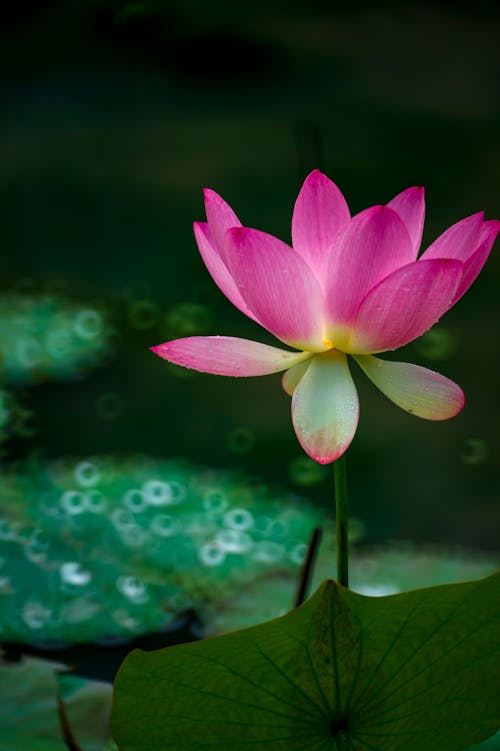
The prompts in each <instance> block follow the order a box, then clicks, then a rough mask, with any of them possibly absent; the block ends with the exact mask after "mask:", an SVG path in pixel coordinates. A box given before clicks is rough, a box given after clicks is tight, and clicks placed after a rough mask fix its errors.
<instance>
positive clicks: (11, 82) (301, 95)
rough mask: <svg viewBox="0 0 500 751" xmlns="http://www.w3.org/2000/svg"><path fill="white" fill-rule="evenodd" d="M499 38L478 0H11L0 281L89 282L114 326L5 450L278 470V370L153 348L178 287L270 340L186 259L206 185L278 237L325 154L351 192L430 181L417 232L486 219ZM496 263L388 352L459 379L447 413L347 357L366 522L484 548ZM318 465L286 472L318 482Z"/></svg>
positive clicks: (284, 478)
mask: <svg viewBox="0 0 500 751" xmlns="http://www.w3.org/2000/svg"><path fill="white" fill-rule="evenodd" d="M306 7H307V10H306ZM499 38H500V16H499V13H498V11H496V10H495V5H494V4H493V3H491V4H490V3H486V2H478V3H474V4H468V3H452V2H449V3H425V2H424V3H422V2H420V3H414V4H396V3H395V4H379V5H377V6H375V5H373V4H371V3H366V4H358V5H352V4H349V5H348V4H345V5H343V6H340V5H339V6H336V5H335V4H334V3H331V2H326V1H325V2H308V3H307V4H306V3H301V2H298V0H287V1H286V2H284V1H283V2H278V1H277V0H274V1H270V2H264V1H263V0H257V1H256V2H252V3H248V4H243V3H227V2H204V3H202V2H189V1H188V0H185V1H183V0H177V1H172V2H164V3H161V2H129V3H126V2H112V0H93V1H92V0H91V1H88V2H83V0H80V1H78V0H73V2H69V1H68V2H56V0H53V1H52V2H47V1H43V0H38V1H36V2H35V0H32V2H24V3H23V2H19V3H11V4H9V5H8V6H6V7H4V9H3V10H2V18H1V29H0V60H1V65H0V76H1V112H2V116H1V119H0V150H1V160H0V163H1V171H0V222H1V223H0V227H1V238H2V245H3V252H2V283H1V284H2V289H3V290H5V291H6V290H12V289H18V290H19V289H21V290H35V291H46V290H48V289H53V288H61V289H64V290H65V291H66V292H67V293H69V294H70V295H71V296H72V297H76V298H77V299H81V300H83V301H85V300H89V301H92V302H93V301H95V300H97V301H99V302H100V303H101V304H103V305H104V306H105V307H106V308H107V309H108V311H109V314H110V316H111V317H112V319H113V320H114V322H115V324H116V326H117V329H118V332H119V336H118V338H117V342H116V357H115V359H114V360H113V362H112V363H111V364H110V365H109V366H107V367H106V368H103V369H101V370H97V371H95V372H93V373H92V374H90V375H89V377H88V378H87V379H86V380H83V381H79V382H76V383H66V384H45V385H41V386H37V387H36V388H35V389H33V390H32V391H31V393H30V394H29V395H28V396H27V397H26V398H28V399H29V400H30V404H31V407H32V409H33V410H34V412H35V413H36V419H37V426H38V433H37V435H36V438H35V439H33V440H32V441H31V442H25V443H23V442H17V443H14V444H13V445H11V446H10V448H9V451H10V454H9V455H8V456H9V458H10V459H14V458H17V457H20V456H23V455H26V454H27V453H29V452H30V451H33V450H34V449H39V450H40V451H41V454H42V456H44V457H47V458H49V457H56V456H60V455H65V454H83V455H86V454H93V453H99V452H129V451H145V452H149V453H151V454H155V455H159V456H173V455H180V456H186V457H190V458H192V459H195V460H196V461H199V462H200V463H203V464H206V465H213V466H218V467H229V466H242V467H246V468H247V469H249V470H250V471H251V472H252V473H256V474H259V475H260V476H262V477H264V478H265V479H268V480H270V481H279V482H282V483H291V482H292V480H290V479H289V473H290V463H291V462H292V461H293V460H294V459H295V458H296V457H298V456H300V454H301V451H300V447H299V445H298V443H297V441H296V439H295V436H294V434H293V431H292V428H291V422H290V416H289V399H288V397H287V396H285V394H284V393H283V392H282V391H281V388H280V382H279V376H272V377H267V378H261V379H251V380H248V381H247V380H230V379H223V378H215V377H210V376H198V375H190V376H188V377H183V376H182V374H179V373H176V372H175V370H172V369H171V368H170V367H169V366H168V365H167V364H166V363H164V362H162V361H160V360H159V359H157V358H155V357H154V356H153V355H152V354H151V353H150V352H149V351H148V347H149V346H151V345H153V344H157V343H160V342H161V341H164V340H165V339H167V338H169V337H170V336H172V335H176V334H177V333H182V329H183V324H182V312H181V316H180V318H181V320H180V322H179V315H178V314H176V316H173V313H172V311H174V312H175V311H177V312H178V308H176V306H178V305H179V304H180V303H194V304H196V305H202V306H204V307H203V308H202V309H201V310H202V315H201V320H198V321H197V327H196V330H197V331H198V332H199V333H207V334H208V333H212V334H216V333H218V334H227V335H234V336H238V335H239V336H248V337H251V338H256V339H259V340H260V341H266V342H270V343H271V342H272V338H271V337H270V336H268V335H267V333H266V332H264V331H262V330H261V329H260V328H259V327H258V326H256V325H254V324H252V323H251V322H250V321H249V320H246V319H245V318H244V317H243V315H242V314H240V313H239V312H238V311H237V310H236V309H233V308H232V306H231V305H230V304H229V303H228V302H227V301H226V300H225V299H224V298H223V296H222V294H221V293H219V291H218V290H217V288H216V287H215V285H214V284H213V283H211V280H210V278H209V276H208V274H207V272H206V270H205V268H204V266H203V263H202V262H201V259H200V257H199V255H198V251H197V249H196V245H195V243H194V240H193V237H192V230H191V223H192V221H193V220H194V219H203V218H204V213H203V204H202V199H201V188H202V187H204V186H209V187H212V188H214V189H215V190H217V191H218V192H220V193H221V194H222V195H223V196H224V197H225V198H226V200H228V201H229V203H230V204H231V205H232V206H233V207H234V209H235V210H236V212H237V213H238V214H239V216H240V218H241V219H242V221H243V223H244V224H248V225H250V226H255V227H258V228H259V229H263V230H267V231H269V232H272V233H275V234H277V235H278V236H280V237H282V238H283V239H285V240H287V239H288V238H289V222H290V217H291V210H292V205H293V201H294V199H295V196H296V192H297V190H298V188H299V185H300V182H301V180H302V179H303V177H304V176H305V174H306V173H307V172H308V171H309V170H310V169H312V168H314V167H316V166H318V167H320V168H321V169H323V170H324V171H325V172H326V173H327V174H328V175H329V176H330V177H331V178H332V179H334V180H335V181H336V182H337V183H338V184H339V186H340V187H341V189H342V190H343V192H344V193H345V195H346V197H347V199H348V201H349V203H350V206H351V208H352V210H353V211H358V210H361V209H362V208H364V207H366V206H368V205H371V204H374V203H380V202H385V201H388V200H389V199H390V198H391V197H392V196H393V195H394V194H395V193H397V192H399V191H400V190H402V189H403V188H405V187H407V186H409V185H414V184H423V185H425V187H426V190H427V205H428V221H427V224H426V230H425V237H424V240H425V241H430V240H432V239H433V238H434V237H436V235H437V234H439V233H440V232H441V231H442V230H444V229H445V228H446V227H447V226H449V225H450V224H452V223H454V222H455V221H457V220H459V219H461V218H462V217H464V216H466V215H468V214H471V213H473V212H475V211H478V210H481V209H484V210H486V212H487V217H488V218H494V217H500V98H499V93H500V92H499V88H500V86H499V79H500V66H499V57H500V45H499V44H498V40H499ZM499 273H500V260H499V250H498V247H497V249H496V251H494V253H493V255H492V257H491V259H490V261H489V262H488V265H487V267H486V270H485V271H484V272H483V273H482V275H481V277H480V279H479V280H478V282H476V284H475V285H474V287H473V289H472V290H471V291H470V292H469V293H468V294H467V296H466V297H465V298H464V299H463V300H462V301H461V302H460V304H459V305H458V306H457V308H456V310H453V311H451V312H450V313H449V314H448V315H447V316H446V318H445V319H444V321H443V328H444V329H445V333H447V334H448V335H449V337H450V338H451V341H452V344H453V346H452V347H451V352H450V354H449V355H447V356H445V355H446V353H444V355H443V353H442V352H441V353H439V352H438V355H439V354H441V359H439V358H438V359H435V358H433V357H432V356H429V355H432V348H431V349H430V350H429V347H428V346H427V347H426V346H425V345H421V346H420V347H419V346H418V345H415V344H414V345H410V346H408V347H407V348H406V351H404V352H402V353H400V355H399V354H398V357H399V356H400V358H401V359H408V360H409V361H414V362H418V363H420V364H422V365H426V366H428V367H433V368H435V369H437V370H439V371H441V372H443V373H444V374H445V375H447V376H449V377H451V378H453V379H454V380H456V381H457V382H458V383H459V384H460V385H461V386H462V387H463V388H464V390H465V392H466V396H467V405H466V408H465V410H464V412H463V413H462V414H461V415H460V416H459V417H457V418H456V419H454V420H452V421H449V422H446V423H435V424H434V423H428V422H425V421H421V420H418V419H416V418H413V417H411V416H409V415H406V414H405V413H403V412H402V411H401V410H399V409H397V408H396V407H395V406H393V405H392V404H391V403H389V402H388V401H387V400H386V399H385V398H384V397H383V396H382V395H381V394H380V393H378V392H377V391H376V389H374V388H373V387H372V386H371V384H369V383H367V382H366V379H365V378H364V376H363V375H362V374H361V373H360V372H359V370H358V369H357V368H356V366H354V365H353V370H355V371H356V372H355V379H356V381H357V383H358V384H359V389H360V395H361V407H362V412H361V421H360V426H359V429H358V433H357V435H356V438H355V440H354V443H353V445H352V448H351V449H350V451H349V455H348V462H349V475H350V488H351V507H352V511H353V513H355V514H356V515H357V516H358V517H360V518H361V519H363V520H364V521H365V522H366V525H367V538H368V539H369V540H383V539H387V538H392V537H397V538H414V539H425V540H439V541H443V542H444V541H445V542H447V543H451V544H455V543H458V544H465V545H468V546H477V547H485V548H492V549H494V548H496V547H497V541H498V528H499V524H500V504H499V503H498V490H497V486H498V464H499V463H498V442H497V425H498V422H499V416H500V415H499V412H500V408H499V395H498V380H499V366H498V362H497V359H498V358H497V340H498V337H497V326H498V291H497V289H498V281H499ZM144 299H146V300H149V301H151V303H152V304H153V306H156V308H154V309H155V310H157V312H158V320H157V322H156V323H155V325H152V326H150V327H148V328H142V329H141V328H139V329H138V328H136V327H134V326H133V325H132V320H133V309H134V308H133V304H134V302H133V301H134V300H136V301H137V300H144ZM151 303H148V304H151ZM168 315H169V316H170V317H169V319H168V321H166V317H167V316H168ZM175 317H176V318H177V322H175V321H174V323H172V320H173V318H175ZM198 319H200V316H198ZM110 392H111V393H113V394H116V395H117V397H118V399H119V401H120V403H121V405H122V409H121V410H120V414H119V415H118V416H117V417H116V419H113V420H110V419H103V417H102V414H101V413H100V412H99V409H98V405H99V403H100V401H99V400H100V399H101V398H102V396H103V395H105V394H108V393H110ZM240 428H243V429H244V432H243V438H244V440H243V444H242V445H241V444H240V443H238V436H239V437H241V433H239V432H238V430H239V429H240ZM235 430H236V431H237V432H236V434H235V433H234V431H235ZM246 431H249V432H246ZM235 435H236V439H235ZM247 438H248V441H247ZM235 440H236V443H237V446H236V448H237V449H238V446H239V447H240V449H241V450H240V451H235V449H234V441H235ZM242 451H243V453H242ZM327 476H328V472H327V473H326V475H325V480H324V481H322V482H320V483H318V484H315V485H312V486H310V487H309V488H308V487H305V486H304V485H303V484H300V483H299V484H296V488H297V489H298V490H299V491H300V492H304V493H307V494H309V495H310V496H311V497H314V498H317V499H318V502H325V501H326V499H327V497H328V495H329V494H330V492H331V491H330V484H329V481H328V480H327V479H326V477H327Z"/></svg>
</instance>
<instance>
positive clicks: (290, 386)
mask: <svg viewBox="0 0 500 751" xmlns="http://www.w3.org/2000/svg"><path fill="white" fill-rule="evenodd" d="M310 364H311V360H305V361H304V362H299V364H298V365H294V366H293V367H291V368H290V369H289V370H285V372H284V373H283V376H282V378H281V385H282V386H283V391H284V392H285V393H286V394H288V396H293V392H294V391H295V389H296V388H297V386H298V385H299V383H300V380H301V378H302V376H303V375H304V373H305V372H306V370H307V368H308V367H309V365H310Z"/></svg>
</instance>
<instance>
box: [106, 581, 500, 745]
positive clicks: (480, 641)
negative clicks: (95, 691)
mask: <svg viewBox="0 0 500 751" xmlns="http://www.w3.org/2000/svg"><path fill="white" fill-rule="evenodd" d="M499 620H500V574H497V575H494V576H491V577H488V578H487V579H483V580H480V581H476V582H468V583H465V584H455V585H446V586H440V587H431V588H429V589H422V590H416V591H413V592H407V593H404V594H399V595H393V596H388V597H379V598H371V597H365V596H363V595H358V594H355V593H354V592H351V591H348V590H346V589H344V588H342V587H339V586H338V585H336V584H335V583H334V582H332V581H326V582H324V583H323V584H322V585H321V587H320V588H319V590H318V591H317V592H316V593H315V594H314V595H313V597H311V598H310V599H309V600H308V601H307V602H306V603H305V604H304V605H303V606H302V607H301V608H299V609H298V610H295V611H293V612H291V613H289V614H287V615H285V616H283V617H281V618H277V619H275V620H273V621H269V622H267V623H264V624H262V625H260V626H254V627H252V628H248V629H245V630H242V631H236V632H234V633H231V634H227V635H225V636H221V637H217V638H213V639H207V640H206V641H204V642H197V643H194V644H189V645H186V646H184V645H183V646H178V647H171V648H169V649H166V650H160V651H158V652H150V653H144V652H140V651H135V652H133V653H132V654H131V655H130V656H129V657H128V658H127V660H126V661H125V663H124V664H123V666H122V668H121V670H120V672H119V674H118V678H117V682H116V686H115V703H114V708H113V725H112V729H113V736H114V738H115V740H116V742H117V743H118V746H119V748H120V749H121V751H139V750H140V751H152V750H153V749H155V751H158V749H160V748H165V749H167V748H169V749H175V751H196V750H197V749H205V750H208V749H214V750H215V749H217V751H220V749H224V751H241V749H245V750H247V751H252V750H253V749H255V750H257V749H261V748H264V747H265V748H266V749H272V751H327V750H329V749H331V750H332V751H333V750H334V749H338V751H358V749H359V751H362V750H364V749H369V750H371V751H422V749H429V751H460V749H466V748H467V747H468V746H470V745H472V744H474V743H479V742H480V741H482V740H484V739H486V738H487V737H488V736H490V735H492V734H493V733H494V732H495V731H496V730H497V729H498V728H499V727H500V701H499V697H500V671H499V670H498V656H499V653H500V627H499V625H500V624H499Z"/></svg>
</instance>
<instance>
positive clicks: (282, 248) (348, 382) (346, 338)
mask: <svg viewBox="0 0 500 751" xmlns="http://www.w3.org/2000/svg"><path fill="white" fill-rule="evenodd" d="M204 195H205V208H206V214H207V220H208V221H207V222H195V224H194V233H195V237H196V241H197V243H198V248H199V250H200V253H201V256H202V258H203V260H204V262H205V264H206V266H207V268H208V271H209V272H210V274H211V275H212V277H213V279H214V281H215V283H216V284H217V285H218V286H219V287H220V289H221V290H222V292H223V293H224V294H225V295H226V297H228V298H229V300H231V302H232V303H233V304H234V305H236V307H237V308H239V309H240V310H241V311H242V312H243V313H245V315H247V316H249V318H252V319H253V320H254V321H256V322H257V323H259V324H260V325H261V326H263V327H264V328H265V329H267V330H268V331H270V332H271V333H272V334H274V336H275V337H277V338H278V339H280V340H281V341H282V342H283V343H284V344H286V345H288V346H289V347H293V348H294V350H295V351H290V350H284V349H281V348H277V347H271V346H268V345H266V344H260V343H258V342H254V341H249V340H247V339H238V338H234V337H228V336H207V337H199V336H192V337H187V338H185V339H176V340H174V341H170V342H165V343H164V344H160V345H158V346H156V347H152V348H151V349H152V350H153V352H155V353H156V354H157V355H159V356H160V357H163V358H164V359H165V360H169V361H170V362H172V363H176V364H177V365H182V366H184V367H187V368H193V369H195V370H199V371H202V372H205V373H214V374H216V375H225V376H260V375H267V374H270V373H275V372H278V371H285V373H284V375H283V381H282V383H283V388H284V389H285V391H286V392H287V393H288V394H289V395H290V396H292V420H293V424H294V428H295V432H296V434H297V437H298V439H299V441H300V443H301V445H302V447H303V448H304V450H305V451H306V453H307V454H309V456H310V457H312V458H313V459H314V460H315V461H317V462H319V463H321V464H326V463H328V462H332V461H334V460H335V459H337V458H338V457H339V456H340V455H341V454H342V453H343V452H344V451H345V450H346V449H347V447H348V446H349V444H350V443H351V441H352V439H353V436H354V434H355V432H356V428H357V424H358V418H359V402H358V395H357V392H356V387H355V385H354V382H353V380H352V377H351V374H350V371H349V366H348V361H347V355H351V356H352V357H353V358H354V359H355V360H356V362H357V363H358V365H359V366H360V367H361V369H362V370H363V371H364V372H365V373H366V375H367V376H368V378H370V379H371V380H372V381H373V383H374V384H375V385H376V386H377V387H378V388H379V389H380V390H381V391H382V392H383V393H384V394H385V395H386V396H387V397H388V398H389V399H391V400H392V401H393V402H394V403H395V404H397V405H398V406H399V407H401V408H402V409H404V410H406V411H407V412H410V413H411V414H414V415H417V416H418V417H423V418H425V419H428V420H446V419H448V418H450V417H454V416H455V415H456V414H458V412H460V410H461V409H462V407H463V405H464V395H463V392H462V390H461V389H460V388H459V386H457V385H456V384H455V383H453V381H450V380H449V379H448V378H445V377H444V376H442V375H440V374H439V373H435V372H434V371H432V370H428V369H427V368H423V367H420V366H418V365H411V364H408V363H403V362H394V361H392V360H384V359H379V358H377V357H374V354H376V353H379V352H384V351H387V350H394V349H396V348H397V347H402V346H403V345H405V344H408V342H411V341H412V340H413V339H416V338H417V337H419V336H420V335H421V334H423V333H424V332H425V331H427V330H428V329H429V328H430V327H431V326H432V325H433V324H435V323H436V321H438V319H439V318H440V317H441V316H442V315H443V313H445V312H446V311H447V310H448V309H449V308H451V307H452V305H454V304H455V303H456V302H457V300H458V299H459V298H460V297H461V296H462V295H463V294H464V292H465V291H466V290H467V289H468V288H469V287H470V285H471V284H472V282H473V281H474V279H475V278H476V277H477V275H478V274H479V272H480V270H481V268H482V267H483V265H484V263H485V261H486V259H487V257H488V254H489V252H490V250H491V247H492V245H493V242H494V240H495V237H496V235H497V234H498V232H499V230H500V222H499V221H494V220H493V221H484V219H483V216H484V215H483V213H482V212H481V213H478V214H473V215H472V216H469V217H467V218H466V219H463V220H462V221H460V222H458V223H457V224H454V225H453V226H452V227H450V228H449V229H447V230H446V231H445V232H444V233H443V234H442V235H440V237H438V238H437V240H435V241H434V242H433V243H432V244H431V245H430V246H429V247H428V248H427V250H425V251H424V252H423V253H422V254H421V255H420V257H419V258H417V255H418V252H419V248H420V243H421V238H422V229H423V224H424V213H425V203H424V190H423V188H419V187H413V188H408V189H407V190H404V191H403V192H402V193H399V194H398V195H397V196H396V197H395V198H393V199H392V201H390V202H389V203H388V204H387V205H386V206H372V207H371V208H368V209H365V210H364V211H361V212H360V213H359V214H356V215H355V216H353V217H352V218H351V215H350V212H349V208H348V206H347V203H346V201H345V199H344V197H343V195H342V193H341V192H340V190H339V188H338V187H337V186H336V185H335V184H334V183H333V182H332V181H331V180H329V179H328V177H326V175H323V174H322V173H321V172H319V171H318V170H315V171H314V172H312V173H311V174H310V175H309V176H308V177H307V178H306V180H305V182H304V184H303V186H302V188H301V190H300V193H299V195H298V198H297V201H296V203H295V208H294V212H293V218H292V247H291V246H290V245H287V244H286V243H284V242H282V241H281V240H278V239H277V238H275V237H273V236H272V235H269V234H266V233H265V232H260V231H258V230H255V229H250V228H248V227H243V226H242V225H241V223H240V221H239V220H238V218H237V217H236V215H235V214H234V212H233V211H232V209H231V208H230V207H229V206H228V204H227V203H225V201H223V199H222V198H221V197H220V196H218V195H217V193H215V192H213V191H211V190H205V192H204Z"/></svg>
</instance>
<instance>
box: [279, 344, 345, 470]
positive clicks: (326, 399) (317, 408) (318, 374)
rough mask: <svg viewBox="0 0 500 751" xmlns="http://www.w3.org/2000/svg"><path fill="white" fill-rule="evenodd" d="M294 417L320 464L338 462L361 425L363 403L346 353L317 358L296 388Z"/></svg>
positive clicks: (302, 439)
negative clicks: (360, 412) (359, 399)
mask: <svg viewBox="0 0 500 751" xmlns="http://www.w3.org/2000/svg"><path fill="white" fill-rule="evenodd" d="M292 419H293V425H294V427H295V432H296V434H297V438H298V439H299V441H300V443H301V445H302V448H303V449H304V451H305V452H306V453H307V454H309V456H310V457H311V458H312V459H314V460H315V461H317V462H319V464H327V463H328V462H333V461H335V459H338V457H339V456H341V454H343V453H344V451H345V450H346V449H347V448H348V446H349V444H350V443H351V441H352V439H353V437H354V434H355V432H356V428H357V425H358V419H359V402H358V395H357V392H356V387H355V386H354V382H353V380H352V378H351V374H350V372H349V367H348V365H347V358H346V356H345V355H344V354H343V353H342V352H338V351H336V350H332V351H330V352H327V353H325V354H323V355H317V356H316V357H314V358H313V360H312V361H311V364H310V365H309V368H308V369H307V371H306V373H305V375H303V377H302V378H301V380H300V383H299V384H298V386H297V388H296V389H295V391H294V394H293V398H292Z"/></svg>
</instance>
